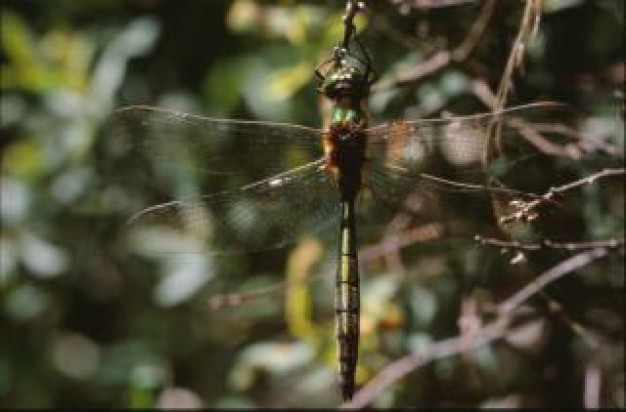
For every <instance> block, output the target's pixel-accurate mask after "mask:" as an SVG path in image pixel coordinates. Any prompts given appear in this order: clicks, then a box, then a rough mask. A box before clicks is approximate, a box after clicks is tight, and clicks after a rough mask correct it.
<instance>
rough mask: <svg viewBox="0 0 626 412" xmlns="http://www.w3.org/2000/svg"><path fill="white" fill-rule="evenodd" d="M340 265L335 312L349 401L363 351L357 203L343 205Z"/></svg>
mask: <svg viewBox="0 0 626 412" xmlns="http://www.w3.org/2000/svg"><path fill="white" fill-rule="evenodd" d="M341 212H342V215H341V225H340V230H341V232H340V234H339V240H340V242H341V243H340V245H341V246H340V262H339V268H338V271H337V280H336V281H337V291H336V295H335V296H336V298H335V311H336V316H337V344H338V353H339V376H340V379H341V390H342V394H343V398H344V399H345V400H348V399H351V398H352V395H353V393H354V375H355V372H356V364H357V359H358V348H359V307H360V302H359V265H358V260H357V248H356V226H355V220H354V201H353V200H346V201H342V202H341Z"/></svg>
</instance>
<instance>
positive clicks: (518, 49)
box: [494, 0, 541, 111]
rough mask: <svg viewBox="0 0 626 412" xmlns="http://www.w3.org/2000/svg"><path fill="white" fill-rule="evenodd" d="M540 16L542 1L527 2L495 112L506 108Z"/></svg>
mask: <svg viewBox="0 0 626 412" xmlns="http://www.w3.org/2000/svg"><path fill="white" fill-rule="evenodd" d="M540 16H541V1H540V0H528V1H526V7H525V8H524V13H523V15H522V19H521V21H520V28H519V31H518V33H517V36H516V38H515V41H514V42H513V46H512V47H511V52H510V53H509V58H508V59H507V62H506V66H505V68H504V74H503V75H502V78H501V79H500V85H499V86H498V92H497V93H496V105H495V107H494V110H496V111H499V110H501V109H502V108H504V105H505V102H506V97H507V95H508V94H509V92H510V91H511V88H512V84H513V73H514V71H515V69H516V68H517V67H519V66H520V65H521V63H522V61H523V58H524V45H525V44H526V42H528V40H529V39H530V37H531V36H532V35H533V34H534V32H535V30H536V29H537V27H538V25H539V18H540Z"/></svg>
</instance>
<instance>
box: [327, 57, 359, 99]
mask: <svg viewBox="0 0 626 412" xmlns="http://www.w3.org/2000/svg"><path fill="white" fill-rule="evenodd" d="M368 89H369V80H368V79H367V78H366V76H365V74H364V73H363V72H362V71H361V70H359V68H357V67H355V66H350V65H338V66H336V67H334V68H332V69H331V70H329V72H328V73H327V74H326V76H325V77H324V79H323V80H322V84H321V85H320V87H319V89H318V90H319V92H320V93H322V94H323V95H324V96H326V97H328V98H329V99H332V100H336V99H340V98H343V97H348V98H349V97H353V98H358V99H360V98H362V97H363V96H364V95H366V94H367V92H368Z"/></svg>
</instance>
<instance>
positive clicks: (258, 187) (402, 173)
mask: <svg viewBox="0 0 626 412" xmlns="http://www.w3.org/2000/svg"><path fill="white" fill-rule="evenodd" d="M354 39H355V37H353V36H352V35H351V34H347V35H346V39H344V43H343V46H342V47H338V48H336V49H335V51H334V52H333V54H332V56H331V58H330V59H328V60H327V61H325V62H324V63H323V64H322V65H320V67H318V69H316V74H317V76H318V78H319V82H320V83H319V89H318V90H319V94H320V95H321V96H322V97H323V98H325V99H326V101H328V102H330V103H331V115H330V121H329V124H328V125H327V126H326V127H324V128H321V129H318V128H312V127H305V126H300V125H294V124H283V123H275V122H266V121H247V120H232V119H215V118H208V117H203V116H198V115H192V114H189V113H184V112H178V111H173V110H167V109H162V108H157V107H150V106H131V107H126V108H122V109H119V110H117V111H116V112H115V114H114V116H113V119H112V124H113V126H112V138H111V139H110V140H109V141H107V157H108V158H109V159H111V160H110V164H111V165H112V166H111V167H112V168H116V169H119V170H122V169H123V170H124V173H122V174H120V173H118V174H117V175H121V176H122V177H120V179H122V180H124V181H125V182H126V183H129V184H131V185H133V184H135V183H134V182H143V183H142V184H143V185H144V186H143V187H137V190H136V193H135V192H133V191H132V190H131V191H130V192H128V202H129V203H131V204H132V201H133V199H134V198H136V197H138V196H139V195H138V193H139V192H140V191H144V190H150V191H152V192H153V193H155V194H156V197H157V198H159V200H161V201H160V202H158V203H155V204H154V205H151V206H149V207H143V208H140V209H139V210H136V211H135V212H134V213H133V214H132V215H131V216H130V217H129V219H128V221H127V223H128V224H127V226H128V228H130V229H129V230H131V229H132V230H138V228H148V229H149V228H150V227H154V226H157V225H166V226H169V227H175V228H176V229H177V230H179V231H181V232H184V233H185V234H186V235H188V237H187V238H185V239H187V240H188V241H185V242H175V244H171V243H170V244H168V245H166V246H163V252H164V253H167V252H181V251H182V252H194V253H195V252H197V253H215V254H220V253H242V252H248V251H264V250H268V249H272V248H281V247H285V246H288V245H290V244H292V243H294V242H295V241H297V239H298V238H299V236H300V235H301V234H302V233H316V232H320V231H325V230H329V229H330V228H331V227H333V226H335V227H338V231H339V234H338V264H337V271H336V280H335V288H336V292H335V313H336V339H337V342H338V343H337V346H338V364H339V373H338V375H339V380H340V386H341V393H342V396H343V398H344V399H345V400H349V399H351V398H352V397H353V395H354V392H355V387H356V385H355V371H356V368H357V362H358V352H359V350H358V349H359V348H358V347H359V328H360V325H359V313H360V296H359V294H360V291H359V278H360V274H359V261H358V254H357V251H358V242H357V223H358V222H360V221H361V220H362V219H366V216H370V217H371V219H373V220H375V221H376V222H377V223H382V222H385V221H389V220H391V219H392V218H393V216H396V215H397V211H398V210H404V211H409V212H413V213H415V214H417V213H425V212H426V213H428V212H432V211H428V210H426V211H424V210H423V209H421V211H420V210H418V209H419V205H417V204H416V202H415V201H414V200H412V197H411V194H412V193H414V191H415V190H416V188H422V189H423V190H426V191H427V193H426V195H428V194H435V193H438V192H445V191H455V190H457V191H470V192H471V191H478V190H484V188H483V187H482V186H479V185H478V184H480V183H484V182H485V177H486V176H490V173H491V175H492V176H495V175H496V174H498V173H499V174H498V176H499V177H500V178H502V177H503V176H504V173H503V172H502V170H500V171H499V172H498V173H496V170H495V169H491V170H490V169H489V166H494V165H496V166H497V165H500V166H501V165H502V162H499V161H497V159H496V160H494V159H490V160H489V162H488V163H485V153H487V152H488V151H489V145H490V133H489V131H490V130H491V127H492V125H493V123H494V121H495V120H498V121H499V122H501V123H500V124H501V127H500V129H499V133H500V137H501V139H502V141H503V142H505V143H506V145H508V146H507V147H509V146H510V147H512V148H513V149H512V150H513V152H510V153H509V152H506V151H505V150H504V149H501V153H505V152H506V156H508V157H506V156H504V157H505V158H506V159H508V160H506V162H507V163H505V164H507V166H508V169H507V170H508V171H511V170H512V171H513V172H517V173H519V170H523V167H524V161H525V160H526V159H527V158H528V157H527V156H526V154H525V153H527V152H529V151H528V150H526V149H528V147H530V146H532V145H530V144H528V143H527V142H525V141H524V139H522V138H520V137H519V136H520V127H519V124H518V123H519V122H518V123H515V122H508V119H519V118H531V117H533V116H536V115H539V116H542V115H544V114H546V113H548V114H549V112H550V110H553V109H554V107H553V106H551V105H549V104H547V105H542V104H534V105H533V104H531V105H527V106H523V107H517V108H513V109H507V110H504V111H502V112H499V113H489V114H480V115H471V116H465V117H449V118H441V119H432V120H424V119H421V120H403V121H391V122H387V123H382V124H379V125H375V126H370V125H369V124H368V116H367V114H366V110H365V102H366V100H367V98H368V96H369V94H370V89H371V86H372V84H373V83H374V82H375V80H376V76H375V74H374V71H373V70H372V61H371V58H370V57H369V55H368V53H367V52H366V51H363V52H358V51H354V50H353V49H352V48H351V47H355V48H357V47H358V48H359V49H357V50H361V49H363V50H364V48H362V45H361V44H360V42H356V43H353V42H354ZM353 44H356V45H354V46H352V45H353ZM522 148H526V149H525V150H522ZM501 157H502V156H501ZM511 158H514V159H516V160H515V161H511V160H510V159H511ZM500 160H502V158H501V159H500ZM442 162H446V163H447V164H450V165H454V166H455V167H456V168H457V169H459V170H462V171H463V172H462V174H457V175H454V178H455V179H459V177H462V179H461V180H460V183H454V182H453V181H448V180H446V176H444V175H439V176H432V175H429V174H427V173H425V172H426V171H427V170H428V169H429V167H431V166H433V164H437V163H439V164H441V163H442ZM494 167H495V166H494ZM496 169H497V168H496ZM500 169H502V168H501V167H500ZM439 170H441V168H440V169H439ZM501 180H502V179H501ZM137 186H138V185H137ZM424 187H425V188H426V189H424ZM489 190H491V193H493V194H494V196H497V197H498V199H500V200H502V199H509V200H510V199H513V198H519V197H520V196H521V197H522V198H523V196H524V193H523V192H517V191H515V190H512V189H507V188H505V187H500V188H491V189H489ZM189 239H191V240H189Z"/></svg>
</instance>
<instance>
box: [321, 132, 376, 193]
mask: <svg viewBox="0 0 626 412" xmlns="http://www.w3.org/2000/svg"><path fill="white" fill-rule="evenodd" d="M364 124H365V122H364V120H363V121H360V122H349V121H342V122H335V123H332V124H331V125H330V127H329V129H328V130H327V131H326V132H325V133H324V136H323V143H324V152H325V154H326V159H327V163H326V165H327V170H328V172H329V173H330V175H331V176H332V178H333V180H334V181H335V183H336V184H337V186H338V189H339V191H340V194H341V197H342V199H350V200H354V198H356V195H357V193H358V192H359V190H360V189H361V183H362V172H363V165H364V163H365V143H366V142H365V133H364V127H363V126H364Z"/></svg>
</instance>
